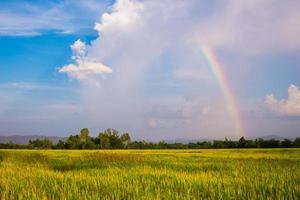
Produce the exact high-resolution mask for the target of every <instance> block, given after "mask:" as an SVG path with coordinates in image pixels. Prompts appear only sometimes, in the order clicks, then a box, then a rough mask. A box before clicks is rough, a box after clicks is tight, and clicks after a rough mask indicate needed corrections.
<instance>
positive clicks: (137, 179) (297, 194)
mask: <svg viewBox="0 0 300 200" xmlns="http://www.w3.org/2000/svg"><path fill="white" fill-rule="evenodd" d="M299 198H300V149H267V150H265V149H263V150H261V149H242V150H239V149H235V150H99V151H96V150H95V151H92V150H91V151H83V150H81V151H80V150H74V151H67V150H0V199H4V200H5V199H138V200H140V199H299Z"/></svg>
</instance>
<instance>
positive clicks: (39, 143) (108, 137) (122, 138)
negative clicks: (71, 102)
mask: <svg viewBox="0 0 300 200" xmlns="http://www.w3.org/2000/svg"><path fill="white" fill-rule="evenodd" d="M24 148H28V149H32V148H36V149H50V148H52V149H225V148H300V138H296V139H295V140H294V141H291V140H288V139H284V140H282V141H280V140H275V139H269V140H264V139H261V138H259V139H254V140H249V139H245V138H244V137H241V138H240V139H239V140H230V139H227V138H225V140H213V141H198V142H190V143H188V144H184V143H178V142H176V143H166V142H165V141H159V142H158V143H153V142H147V141H145V140H142V141H131V137H130V134H129V133H123V134H120V132H119V131H117V130H115V129H111V128H109V129H106V130H104V131H103V132H100V133H99V134H98V136H97V137H91V136H90V131H89V129H87V128H83V129H81V131H80V133H79V134H75V135H70V136H69V137H68V138H67V139H66V141H62V140H60V141H59V142H58V143H57V144H56V145H53V144H52V142H51V141H50V140H47V139H44V140H40V139H37V140H33V141H29V144H28V145H18V144H13V143H11V142H10V143H7V144H0V149H24Z"/></svg>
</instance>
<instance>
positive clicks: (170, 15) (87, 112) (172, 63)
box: [0, 0, 300, 140]
mask: <svg viewBox="0 0 300 200" xmlns="http://www.w3.org/2000/svg"><path fill="white" fill-rule="evenodd" d="M299 6H300V4H299V3H297V2H296V1H284V2H283V1H281V2H278V1H273V0H262V1H258V0H252V1H250V0H249V1H243V2H240V1H236V0H230V1H228V2H227V1H226V3H225V2H223V1H205V0H201V1H199V0H191V1H178V2H176V3H174V1H163V2H161V1H142V0H118V1H109V0H107V1H101V0H87V1H73V0H65V1H11V0H10V1H5V0H4V1H1V2H0V127H1V128H0V135H28V134H30V135H31V134H36V135H58V136H65V135H68V134H70V133H77V132H78V131H79V130H80V128H82V127H88V128H90V129H91V131H92V134H93V135H97V134H98V132H99V131H101V130H103V129H105V128H109V127H112V128H117V129H119V130H121V131H129V132H131V133H132V135H133V137H134V138H137V139H151V140H159V139H174V138H224V137H238V135H237V134H236V133H235V130H234V121H232V119H231V117H230V113H228V105H226V102H225V100H224V97H223V94H222V92H221V90H220V85H219V84H218V81H217V79H216V77H215V76H214V74H213V73H212V71H211V67H210V66H209V64H208V63H207V61H206V60H205V57H204V55H203V53H202V52H201V47H203V46H208V47H210V48H211V49H212V50H213V52H214V54H215V55H216V57H217V58H218V60H219V61H220V63H221V64H222V67H223V70H224V71H225V73H226V76H227V79H228V80H229V82H230V87H231V88H232V90H233V92H234V96H235V98H236V99H237V101H238V104H239V105H238V107H239V110H240V112H241V116H242V122H243V126H244V127H245V129H246V136H248V137H252V136H263V135H281V136H285V137H296V136H299V134H300V91H299V89H298V87H299V86H300V78H299V75H300V57H299V52H300V39H299V35H300V21H299V18H300V14H299V12H298V11H297V9H296V8H297V7H299Z"/></svg>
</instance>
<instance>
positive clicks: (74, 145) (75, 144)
mask: <svg viewBox="0 0 300 200" xmlns="http://www.w3.org/2000/svg"><path fill="white" fill-rule="evenodd" d="M66 146H67V148H68V149H82V143H81V138H80V137H79V135H74V136H73V135H70V137H68V139H67V142H66Z"/></svg>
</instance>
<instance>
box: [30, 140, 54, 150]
mask: <svg viewBox="0 0 300 200" xmlns="http://www.w3.org/2000/svg"><path fill="white" fill-rule="evenodd" d="M29 145H30V146H33V147H34V148H38V149H51V147H52V145H53V144H52V141H51V140H48V139H42V140H40V139H36V140H29Z"/></svg>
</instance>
